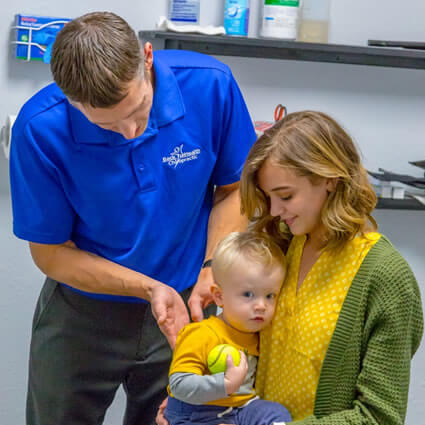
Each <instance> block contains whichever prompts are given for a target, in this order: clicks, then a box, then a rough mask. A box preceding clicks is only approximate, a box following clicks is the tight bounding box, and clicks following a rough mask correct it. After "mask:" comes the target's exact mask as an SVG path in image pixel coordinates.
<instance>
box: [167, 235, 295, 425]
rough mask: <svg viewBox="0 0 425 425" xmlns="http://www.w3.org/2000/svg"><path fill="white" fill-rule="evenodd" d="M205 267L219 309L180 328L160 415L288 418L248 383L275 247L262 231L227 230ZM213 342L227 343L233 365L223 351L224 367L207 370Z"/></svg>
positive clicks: (276, 286)
mask: <svg viewBox="0 0 425 425" xmlns="http://www.w3.org/2000/svg"><path fill="white" fill-rule="evenodd" d="M212 273H213V277H214V284H213V285H212V286H211V293H212V295H213V298H214V301H215V303H216V304H217V305H218V306H219V307H221V309H222V312H221V313H220V314H219V315H218V316H211V317H209V318H208V319H205V320H203V321H201V322H197V323H191V324H189V325H187V326H185V327H184V328H183V329H182V330H181V331H180V333H179V335H178V337H177V343H176V348H175V351H174V355H173V360H172V363H171V367H170V372H169V378H170V381H169V388H168V391H169V397H168V404H167V407H166V409H165V411H164V416H165V417H166V419H167V420H168V421H169V423H170V425H175V424H179V425H183V424H185V425H186V424H187V425H189V424H198V423H208V424H211V425H214V424H220V423H223V422H226V423H233V424H236V425H260V424H261V425H269V424H270V425H272V424H282V423H285V422H286V421H290V420H291V416H290V414H289V413H288V411H287V410H286V408H285V407H283V406H282V405H280V404H278V403H274V402H269V401H264V400H261V399H260V398H259V397H258V396H257V395H256V393H255V389H254V381H255V372H256V367H257V359H258V344H259V334H258V332H259V331H260V330H262V329H263V328H264V327H265V326H267V325H268V324H269V323H270V322H271V320H272V318H273V314H274V311H275V306H276V300H277V297H278V294H279V291H280V288H281V285H282V282H283V280H284V277H285V273H286V262H285V257H284V255H283V253H282V251H281V249H280V248H279V246H277V245H276V244H275V243H274V242H273V241H272V240H271V239H270V238H269V237H267V235H266V234H262V233H261V234H260V233H253V232H242V233H231V234H230V235H228V236H227V237H226V238H225V239H223V240H222V241H221V242H220V244H219V245H218V247H217V249H216V251H215V255H214V258H213V261H212ZM218 344H230V345H232V346H234V347H235V348H237V349H238V350H240V354H241V359H240V363H239V365H238V366H235V365H234V363H233V359H232V357H231V356H228V357H227V361H226V366H227V368H226V371H225V372H222V373H216V374H211V373H210V372H209V370H208V366H207V357H208V353H209V352H210V351H211V350H212V349H213V348H214V347H215V346H216V345H218ZM244 353H246V355H245V354H244Z"/></svg>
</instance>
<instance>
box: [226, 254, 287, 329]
mask: <svg viewBox="0 0 425 425" xmlns="http://www.w3.org/2000/svg"><path fill="white" fill-rule="evenodd" d="M219 278H220V279H221V280H222V282H218V283H219V285H220V287H221V291H222V306H221V307H222V309H223V313H222V315H223V319H224V321H225V322H226V323H228V324H229V325H230V326H232V327H233V328H235V329H237V330H239V331H241V332H258V331H260V330H261V329H263V328H264V327H265V326H267V325H268V324H269V323H270V322H271V320H272V318H273V315H274V311H275V308H276V301H277V297H278V295H279V291H280V287H281V285H282V282H283V279H284V271H283V269H282V268H281V267H279V266H270V267H265V266H263V265H261V264H258V263H255V262H252V261H247V260H239V261H238V262H237V263H236V264H234V265H233V266H232V269H231V271H226V272H223V273H221V276H219Z"/></svg>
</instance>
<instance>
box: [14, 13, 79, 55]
mask: <svg viewBox="0 0 425 425" xmlns="http://www.w3.org/2000/svg"><path fill="white" fill-rule="evenodd" d="M70 20H71V19H69V18H56V17H50V16H37V15H22V14H18V15H16V19H15V22H16V26H15V27H14V28H15V29H16V41H14V42H13V43H14V44H16V58H17V59H23V60H26V61H44V62H46V63H49V62H50V52H51V49H52V46H53V42H54V41H55V38H56V34H57V33H58V32H59V31H60V30H61V29H62V28H63V27H64V25H65V24H66V23H67V22H69V21H70Z"/></svg>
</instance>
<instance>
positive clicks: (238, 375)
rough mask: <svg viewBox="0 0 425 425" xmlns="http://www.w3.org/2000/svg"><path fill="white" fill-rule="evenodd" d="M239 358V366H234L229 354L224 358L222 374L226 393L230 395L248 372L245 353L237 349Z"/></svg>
mask: <svg viewBox="0 0 425 425" xmlns="http://www.w3.org/2000/svg"><path fill="white" fill-rule="evenodd" d="M239 352H240V355H241V360H240V362H239V366H235V365H234V363H233V358H232V356H231V355H230V354H228V355H227V358H226V372H225V374H224V386H225V388H226V393H227V395H230V394H232V393H234V392H235V391H237V390H238V389H239V387H240V386H241V385H242V383H243V381H244V380H245V376H246V373H247V372H248V361H247V359H246V355H245V354H244V353H243V352H242V351H239Z"/></svg>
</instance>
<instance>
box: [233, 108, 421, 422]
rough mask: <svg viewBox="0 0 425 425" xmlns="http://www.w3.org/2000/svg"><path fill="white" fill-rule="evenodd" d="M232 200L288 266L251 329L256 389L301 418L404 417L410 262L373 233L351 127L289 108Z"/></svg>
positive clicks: (412, 286)
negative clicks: (270, 315) (272, 308)
mask: <svg viewBox="0 0 425 425" xmlns="http://www.w3.org/2000/svg"><path fill="white" fill-rule="evenodd" d="M241 197H242V210H243V212H244V213H245V214H246V215H247V216H248V218H249V219H250V220H251V225H252V227H253V229H254V230H257V231H266V232H268V233H269V234H270V235H272V236H273V237H274V239H275V240H276V242H278V243H279V244H280V246H281V247H282V248H283V249H284V250H285V252H286V251H287V259H288V264H289V270H288V275H287V279H286V281H285V283H284V287H283V289H282V291H281V294H280V298H279V301H278V307H277V310H276V316H275V318H274V320H273V323H272V325H271V326H270V327H269V328H268V329H267V330H264V331H263V332H262V335H261V342H260V360H259V365H258V372H257V380H256V387H257V390H258V393H259V395H260V397H263V398H264V399H266V400H272V401H276V402H279V403H281V404H283V405H284V406H286V407H287V408H288V410H289V411H290V413H291V415H292V417H293V418H294V421H296V422H297V423H299V424H306V425H315V424H327V425H334V424H335V425H337V424H338V425H339V424H341V425H343V424H347V425H348V424H350V425H354V424H359V425H360V424H380V425H396V424H397V425H398V424H403V423H404V418H405V414H406V407H407V394H408V386H409V374H410V360H411V358H412V356H413V354H414V353H415V351H416V350H417V348H418V346H419V342H420V339H421V337H422V332H423V315H422V307H421V305H422V304H421V300H420V294H419V289H418V286H417V283H416V280H415V278H414V276H413V274H412V272H411V270H410V268H409V266H408V264H407V263H406V261H405V260H404V259H403V258H402V257H401V255H400V254H399V253H398V252H397V250H396V249H395V248H394V247H393V246H392V245H391V243H390V242H389V240H388V239H387V238H386V237H385V236H382V235H380V234H379V233H377V232H376V230H377V224H376V222H375V220H374V219H373V218H372V216H371V212H372V210H373V209H374V207H375V205H376V195H375V193H374V191H373V189H372V187H371V185H370V183H369V181H368V178H367V173H366V171H365V169H364V168H363V166H362V165H361V162H360V158H359V154H358V152H357V150H356V148H355V146H354V143H353V141H352V140H351V138H350V137H349V135H348V134H347V133H346V132H345V131H344V130H343V129H342V128H341V127H340V126H339V125H338V124H337V123H336V122H335V121H334V120H333V119H332V118H330V117H329V116H327V115H325V114H323V113H319V112H312V111H305V112H299V113H294V114H290V115H288V116H287V117H286V118H284V119H283V120H282V121H280V122H278V123H277V124H276V125H275V126H274V127H272V128H271V129H270V130H269V131H268V132H266V133H265V134H264V135H263V136H262V137H261V138H260V139H259V140H258V141H257V142H256V143H255V145H254V146H253V148H252V149H251V151H250V153H249V155H248V158H247V161H246V164H245V167H244V171H243V174H242V179H241Z"/></svg>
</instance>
